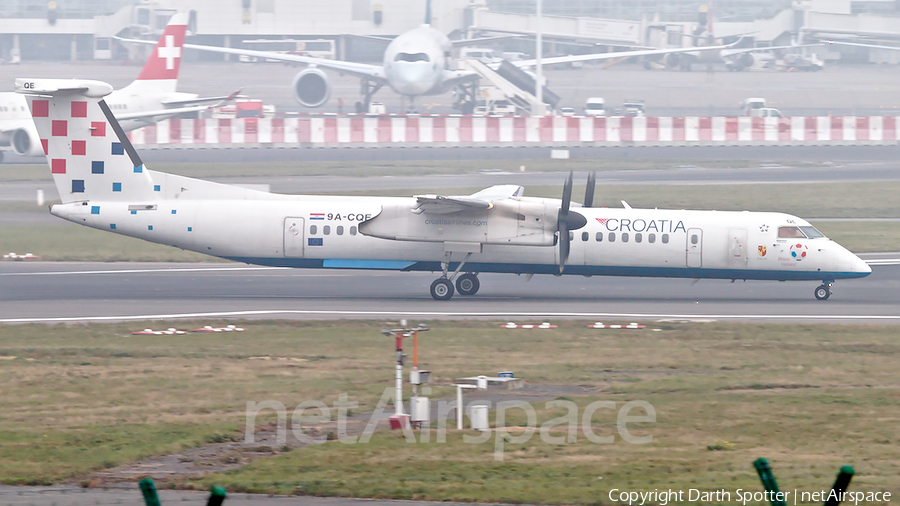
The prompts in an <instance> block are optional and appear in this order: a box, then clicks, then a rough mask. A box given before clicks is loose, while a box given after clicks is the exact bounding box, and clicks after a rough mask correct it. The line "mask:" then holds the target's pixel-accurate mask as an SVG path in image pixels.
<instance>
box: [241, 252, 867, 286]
mask: <svg viewBox="0 0 900 506" xmlns="http://www.w3.org/2000/svg"><path fill="white" fill-rule="evenodd" d="M226 258H228V259H229V260H234V261H235V262H242V263H248V264H256V265H267V266H273V267H295V268H312V269H321V268H330V269H380V270H385V269H387V270H398V271H424V272H436V271H440V270H441V263H440V262H412V261H394V260H341V259H328V260H321V259H311V258H250V257H226ZM457 265H459V264H458V263H457V262H451V264H450V270H451V271H452V270H455V269H456V266H457ZM465 271H467V272H498V273H512V274H559V266H558V265H553V264H515V263H482V262H468V263H466V265H465ZM563 274H566V275H577V276H630V277H647V278H703V279H755V280H773V281H803V280H807V281H809V280H818V281H821V280H826V279H827V280H834V279H852V278H864V277H866V276H868V275H869V273H867V272H866V273H864V272H824V271H777V270H769V271H767V270H742V269H702V268H690V267H628V266H603V265H567V266H566V268H565V270H564V271H563Z"/></svg>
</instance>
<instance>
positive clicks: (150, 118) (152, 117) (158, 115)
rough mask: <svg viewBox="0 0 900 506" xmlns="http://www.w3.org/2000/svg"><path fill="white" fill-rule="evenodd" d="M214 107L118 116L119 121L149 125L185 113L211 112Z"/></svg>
mask: <svg viewBox="0 0 900 506" xmlns="http://www.w3.org/2000/svg"><path fill="white" fill-rule="evenodd" d="M210 107H212V106H210V105H195V106H191V107H174V108H171V109H159V110H156V111H141V112H129V113H124V114H116V115H115V116H116V119H117V120H120V121H121V120H128V119H132V120H134V119H137V120H139V119H146V120H147V122H148V123H153V122H156V121H159V120H160V119H165V118H166V117H169V116H175V115H176V114H182V113H185V112H200V111H206V110H209V108H210Z"/></svg>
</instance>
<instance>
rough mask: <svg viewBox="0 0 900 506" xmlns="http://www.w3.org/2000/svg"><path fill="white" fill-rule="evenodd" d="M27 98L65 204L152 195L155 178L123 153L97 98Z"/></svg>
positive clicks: (69, 94)
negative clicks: (136, 165)
mask: <svg viewBox="0 0 900 506" xmlns="http://www.w3.org/2000/svg"><path fill="white" fill-rule="evenodd" d="M66 84H68V83H66ZM27 100H28V103H29V105H30V106H31V113H32V117H33V118H34V124H35V127H36V129H37V131H38V135H40V138H41V145H42V147H43V148H44V154H45V155H47V159H48V161H49V163H50V172H51V173H52V174H53V180H54V182H55V183H56V187H57V190H58V191H59V195H60V199H61V200H62V202H63V203H69V202H79V201H89V200H93V201H100V200H103V201H112V200H122V199H123V198H125V195H127V198H129V199H139V198H148V197H152V193H153V181H152V180H151V179H150V177H149V175H148V174H147V173H146V171H144V168H143V166H138V167H135V166H134V164H133V163H132V162H131V160H130V159H129V158H128V156H126V155H125V149H124V147H123V146H122V144H121V143H120V142H119V139H118V138H117V137H116V135H115V132H113V130H112V128H111V127H109V125H108V124H107V121H106V117H105V116H104V115H103V112H102V111H101V109H100V107H99V106H98V105H97V103H98V102H99V99H98V98H89V97H84V96H82V95H78V94H74V93H59V94H56V95H54V96H52V97H49V98H45V97H35V96H28V97H27ZM94 209H95V210H97V212H95V213H94V214H99V209H98V208H97V206H94Z"/></svg>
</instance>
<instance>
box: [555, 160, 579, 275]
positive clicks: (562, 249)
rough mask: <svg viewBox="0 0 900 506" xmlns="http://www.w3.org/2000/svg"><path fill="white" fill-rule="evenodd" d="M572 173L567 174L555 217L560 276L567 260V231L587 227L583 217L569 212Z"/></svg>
mask: <svg viewBox="0 0 900 506" xmlns="http://www.w3.org/2000/svg"><path fill="white" fill-rule="evenodd" d="M572 176H573V175H572V173H571V172H569V179H567V180H566V183H565V185H563V194H562V204H561V205H560V207H559V212H558V213H557V216H556V226H557V230H558V232H559V240H558V242H559V273H560V274H562V272H563V269H564V268H565V266H566V260H568V259H569V231H570V230H578V229H579V228H581V227H583V226H585V225H587V219H585V217H584V216H582V215H580V214H578V213H576V212H575V211H569V205H570V204H571V203H572Z"/></svg>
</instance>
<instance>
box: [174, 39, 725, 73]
mask: <svg viewBox="0 0 900 506" xmlns="http://www.w3.org/2000/svg"><path fill="white" fill-rule="evenodd" d="M185 47H187V45H185ZM729 47H731V46H727V45H722V46H703V47H682V48H677V49H646V50H641V51H620V52H616V53H595V54H581V55H571V56H555V57H552V58H542V59H541V65H554V64H557V63H572V62H578V61H594V60H611V59H615V58H631V57H632V56H653V55H657V54H671V53H693V52H697V51H721V50H723V49H728V48H729ZM510 63H512V64H513V65H515V66H516V67H519V68H527V67H534V66H535V65H537V60H522V61H514V62H510Z"/></svg>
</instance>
